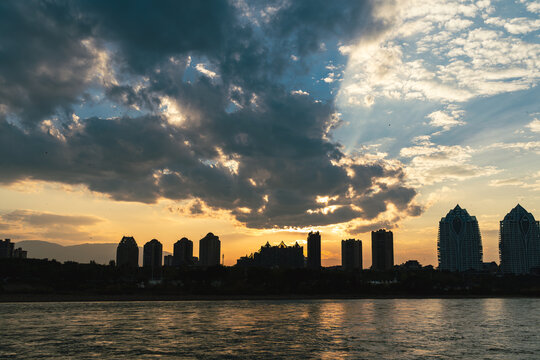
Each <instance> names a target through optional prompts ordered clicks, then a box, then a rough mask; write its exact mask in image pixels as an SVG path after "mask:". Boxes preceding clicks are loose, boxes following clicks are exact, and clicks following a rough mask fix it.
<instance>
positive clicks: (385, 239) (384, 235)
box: [371, 229, 394, 271]
mask: <svg viewBox="0 0 540 360" xmlns="http://www.w3.org/2000/svg"><path fill="white" fill-rule="evenodd" d="M393 267H394V234H392V231H389V230H388V231H387V230H385V229H380V230H377V231H372V232H371V269H372V270H381V271H384V270H391V269H392V268H393Z"/></svg>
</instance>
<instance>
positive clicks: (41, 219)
mask: <svg viewBox="0 0 540 360" xmlns="http://www.w3.org/2000/svg"><path fill="white" fill-rule="evenodd" d="M1 217H2V220H4V221H6V222H9V223H14V222H19V223H22V224H24V225H30V226H34V227H50V226H74V227H78V226H91V225H95V224H97V223H99V222H101V221H103V219H100V218H98V217H95V216H88V215H59V214H53V213H47V212H39V211H30V210H15V211H12V212H9V213H6V214H3V215H1Z"/></svg>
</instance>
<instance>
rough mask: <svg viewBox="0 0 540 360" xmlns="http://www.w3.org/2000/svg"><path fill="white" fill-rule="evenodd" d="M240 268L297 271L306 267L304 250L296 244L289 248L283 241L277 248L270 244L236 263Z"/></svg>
mask: <svg viewBox="0 0 540 360" xmlns="http://www.w3.org/2000/svg"><path fill="white" fill-rule="evenodd" d="M236 266H238V267H264V268H279V269H286V268H289V269H296V268H303V267H304V249H303V247H302V246H300V245H298V243H295V244H294V245H293V246H287V245H285V243H284V242H283V241H282V242H281V244H279V245H277V246H271V245H270V243H269V242H267V243H266V245H264V246H261V248H260V249H259V251H257V252H256V253H253V254H251V255H249V256H243V257H241V258H240V259H238V260H237V261H236Z"/></svg>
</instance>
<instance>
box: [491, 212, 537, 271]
mask: <svg viewBox="0 0 540 360" xmlns="http://www.w3.org/2000/svg"><path fill="white" fill-rule="evenodd" d="M499 254H500V257H501V266H500V268H501V270H502V272H504V273H511V274H527V273H530V272H531V270H532V269H534V268H539V267H540V226H539V223H538V221H536V220H535V219H534V216H533V215H532V214H531V213H530V212H527V210H525V209H524V208H523V207H522V206H521V205H519V204H518V205H517V206H516V207H515V208H513V209H512V210H511V211H510V212H509V213H508V214H506V216H505V217H504V219H503V220H502V221H501V222H500V233H499Z"/></svg>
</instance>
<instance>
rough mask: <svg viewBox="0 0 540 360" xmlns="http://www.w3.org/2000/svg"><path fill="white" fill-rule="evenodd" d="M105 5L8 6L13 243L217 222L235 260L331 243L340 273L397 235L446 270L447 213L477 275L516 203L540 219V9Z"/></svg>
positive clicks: (414, 253)
mask: <svg viewBox="0 0 540 360" xmlns="http://www.w3.org/2000/svg"><path fill="white" fill-rule="evenodd" d="M37 3H39V4H40V6H37V5H36V4H37ZM98 3H99V4H98ZM98 3H94V2H84V1H82V2H81V1H77V0H70V1H67V2H60V3H56V2H50V3H49V2H43V3H40V2H39V1H38V2H22V3H21V2H9V1H8V2H5V3H4V4H2V11H1V12H0V22H1V23H2V24H5V26H6V28H8V29H9V31H5V32H3V33H2V34H0V37H1V39H0V43H2V44H3V45H2V47H0V54H1V55H2V56H1V57H2V59H3V62H0V83H2V87H1V89H0V166H1V168H2V173H1V174H0V198H1V199H2V203H1V204H0V233H1V234H2V236H3V237H6V238H12V239H17V240H30V239H36V240H44V241H54V242H58V243H59V244H63V245H76V244H83V243H113V242H117V241H118V236H119V234H131V235H133V236H134V237H135V238H137V239H145V240H147V239H152V238H157V239H160V241H162V243H163V246H164V248H166V249H171V248H172V245H173V242H174V241H176V240H177V237H178V236H179V234H178V232H181V233H182V236H186V237H188V238H193V239H195V238H197V239H198V238H201V237H202V236H204V235H205V234H206V232H207V231H208V230H209V229H215V231H218V232H219V233H220V239H221V240H222V241H223V244H222V245H223V247H222V250H223V251H222V252H224V253H225V254H226V256H225V264H228V265H232V264H234V261H235V259H237V258H238V257H239V256H241V255H242V253H243V252H244V249H245V248H251V247H255V246H256V245H259V244H263V243H265V241H264V240H263V239H264V238H266V237H268V236H275V237H276V238H279V240H280V241H281V240H283V241H284V242H285V243H286V244H294V242H295V241H300V244H301V245H305V244H304V243H303V242H304V241H305V239H304V238H303V236H300V234H304V233H306V232H309V231H320V232H321V233H324V234H325V238H326V242H327V244H326V246H325V247H324V249H322V251H321V263H322V265H323V266H331V265H337V264H339V262H340V254H341V240H342V239H345V238H359V239H362V240H364V255H365V254H368V253H369V252H370V247H371V244H370V241H369V236H370V235H369V234H370V232H371V231H373V230H376V229H378V228H382V227H384V228H391V230H392V231H393V232H394V233H395V234H396V239H395V241H394V248H395V261H396V263H401V262H403V261H406V260H408V259H418V260H419V261H420V262H421V263H423V264H436V263H437V253H436V250H434V246H433V239H435V238H436V236H437V229H436V228H435V227H434V226H433V224H434V223H435V222H436V221H438V220H439V219H440V216H441V215H440V214H441V213H443V212H446V211H447V209H448V208H450V207H451V206H453V205H454V204H455V203H460V204H463V205H464V206H465V207H466V208H467V209H469V211H470V212H471V213H474V214H478V215H477V216H478V221H479V223H480V224H481V226H480V232H481V236H482V242H483V257H484V261H498V258H499V239H498V231H499V225H500V224H499V221H500V220H501V219H502V218H503V217H504V215H505V214H506V213H507V212H508V209H510V208H511V207H513V206H515V204H516V203H518V202H519V203H521V204H522V205H523V206H524V207H525V208H527V209H528V211H530V212H531V213H536V214H538V213H540V208H539V205H538V204H539V203H540V191H539V190H540V180H539V179H540V165H539V162H538V156H539V154H540V104H539V102H538V101H537V99H538V98H539V97H540V88H539V87H538V83H539V82H540V76H539V74H540V72H539V70H540V64H539V63H538V61H537V59H538V58H539V57H540V43H539V39H540V38H539V37H538V35H539V34H540V25H539V22H538V19H537V17H538V7H537V6H536V5H534V4H535V3H534V2H532V1H528V0H519V1H513V2H504V1H495V0H493V1H490V0H481V1H472V0H471V1H469V0H465V1H460V0H444V1H443V0H437V1H435V2H431V3H430V4H427V3H425V2H422V1H419V0H403V1H399V2H395V1H390V0H388V1H386V0H382V1H351V2H347V1H343V2H341V1H338V2H319V1H312V2H309V1H308V2H287V1H270V2H258V1H255V2H245V1H220V0H215V1H211V2H204V3H198V2H189V1H187V2H178V3H176V4H175V3H168V4H167V5H163V6H153V7H152V6H150V7H146V6H145V5H143V4H142V3H141V4H138V5H133V6H126V9H124V8H123V7H122V5H120V4H117V5H114V4H107V3H106V2H104V3H103V4H102V3H100V2H98ZM124 5H125V4H124ZM124 10H125V11H124ZM32 19H41V21H38V22H36V21H33V20H32ZM179 230H181V231H179ZM194 250H195V252H196V251H197V249H194ZM370 263H371V259H370V258H369V257H367V256H365V258H364V264H365V266H370Z"/></svg>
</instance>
